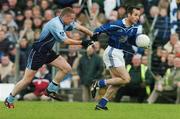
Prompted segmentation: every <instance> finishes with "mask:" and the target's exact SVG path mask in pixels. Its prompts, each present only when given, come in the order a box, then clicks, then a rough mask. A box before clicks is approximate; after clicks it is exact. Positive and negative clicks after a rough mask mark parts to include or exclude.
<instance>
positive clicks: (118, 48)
mask: <svg viewBox="0 0 180 119" xmlns="http://www.w3.org/2000/svg"><path fill="white" fill-rule="evenodd" d="M139 17H140V9H139V8H137V7H129V8H128V9H127V17H126V18H124V19H120V20H117V21H115V22H110V23H107V24H104V25H102V26H100V27H98V28H96V29H95V31H94V35H93V37H92V39H93V40H94V41H95V40H97V36H98V35H99V34H101V33H106V34H107V35H109V40H108V47H107V48H106V49H105V52H104V56H103V60H104V63H105V65H106V67H107V68H108V69H109V70H110V74H111V77H112V78H111V79H107V80H106V79H104V80H99V81H94V82H93V84H92V87H91V93H92V97H93V98H94V97H95V95H96V90H97V88H102V87H106V86H108V88H107V91H106V93H105V95H104V96H103V98H102V99H101V100H100V101H99V102H98V104H97V105H96V107H95V109H96V110H108V108H107V106H106V104H107V102H108V101H109V100H110V99H111V98H112V97H113V95H114V94H115V93H116V92H117V90H118V89H119V87H120V86H121V85H124V84H127V83H129V82H130V80H131V78H130V75H129V73H128V71H127V70H126V67H125V60H124V57H123V56H124V53H123V52H124V51H128V50H129V49H132V46H133V45H134V46H136V43H135V40H136V37H137V35H138V34H141V32H142V26H141V25H139V24H138V22H139Z"/></svg>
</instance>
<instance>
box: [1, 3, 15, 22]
mask: <svg viewBox="0 0 180 119" xmlns="http://www.w3.org/2000/svg"><path fill="white" fill-rule="evenodd" d="M8 11H9V12H10V13H11V14H14V12H13V11H12V10H10V8H9V4H8V3H7V2H5V3H3V4H2V9H1V11H0V22H1V21H3V19H4V14H5V13H6V12H8Z"/></svg>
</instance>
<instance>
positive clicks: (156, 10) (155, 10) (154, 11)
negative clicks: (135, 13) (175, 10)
mask: <svg viewBox="0 0 180 119" xmlns="http://www.w3.org/2000/svg"><path fill="white" fill-rule="evenodd" d="M158 16H159V8H158V7H157V6H152V7H150V10H149V16H148V20H149V22H150V24H152V22H153V20H154V18H156V17H158Z"/></svg>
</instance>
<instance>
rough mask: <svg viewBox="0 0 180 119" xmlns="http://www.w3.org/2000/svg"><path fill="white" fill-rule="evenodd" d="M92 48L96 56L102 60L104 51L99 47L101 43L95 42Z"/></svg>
mask: <svg viewBox="0 0 180 119" xmlns="http://www.w3.org/2000/svg"><path fill="white" fill-rule="evenodd" d="M94 48H95V51H96V54H98V55H99V56H100V57H101V58H103V54H104V49H103V48H102V47H101V43H100V42H99V41H96V42H95V43H94Z"/></svg>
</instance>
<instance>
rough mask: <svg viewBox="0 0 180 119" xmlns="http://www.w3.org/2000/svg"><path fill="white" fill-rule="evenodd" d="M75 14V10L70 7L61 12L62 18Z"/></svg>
mask: <svg viewBox="0 0 180 119" xmlns="http://www.w3.org/2000/svg"><path fill="white" fill-rule="evenodd" d="M69 14H75V12H74V10H73V9H72V8H70V7H66V8H64V9H63V10H62V11H61V16H64V15H69Z"/></svg>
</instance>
